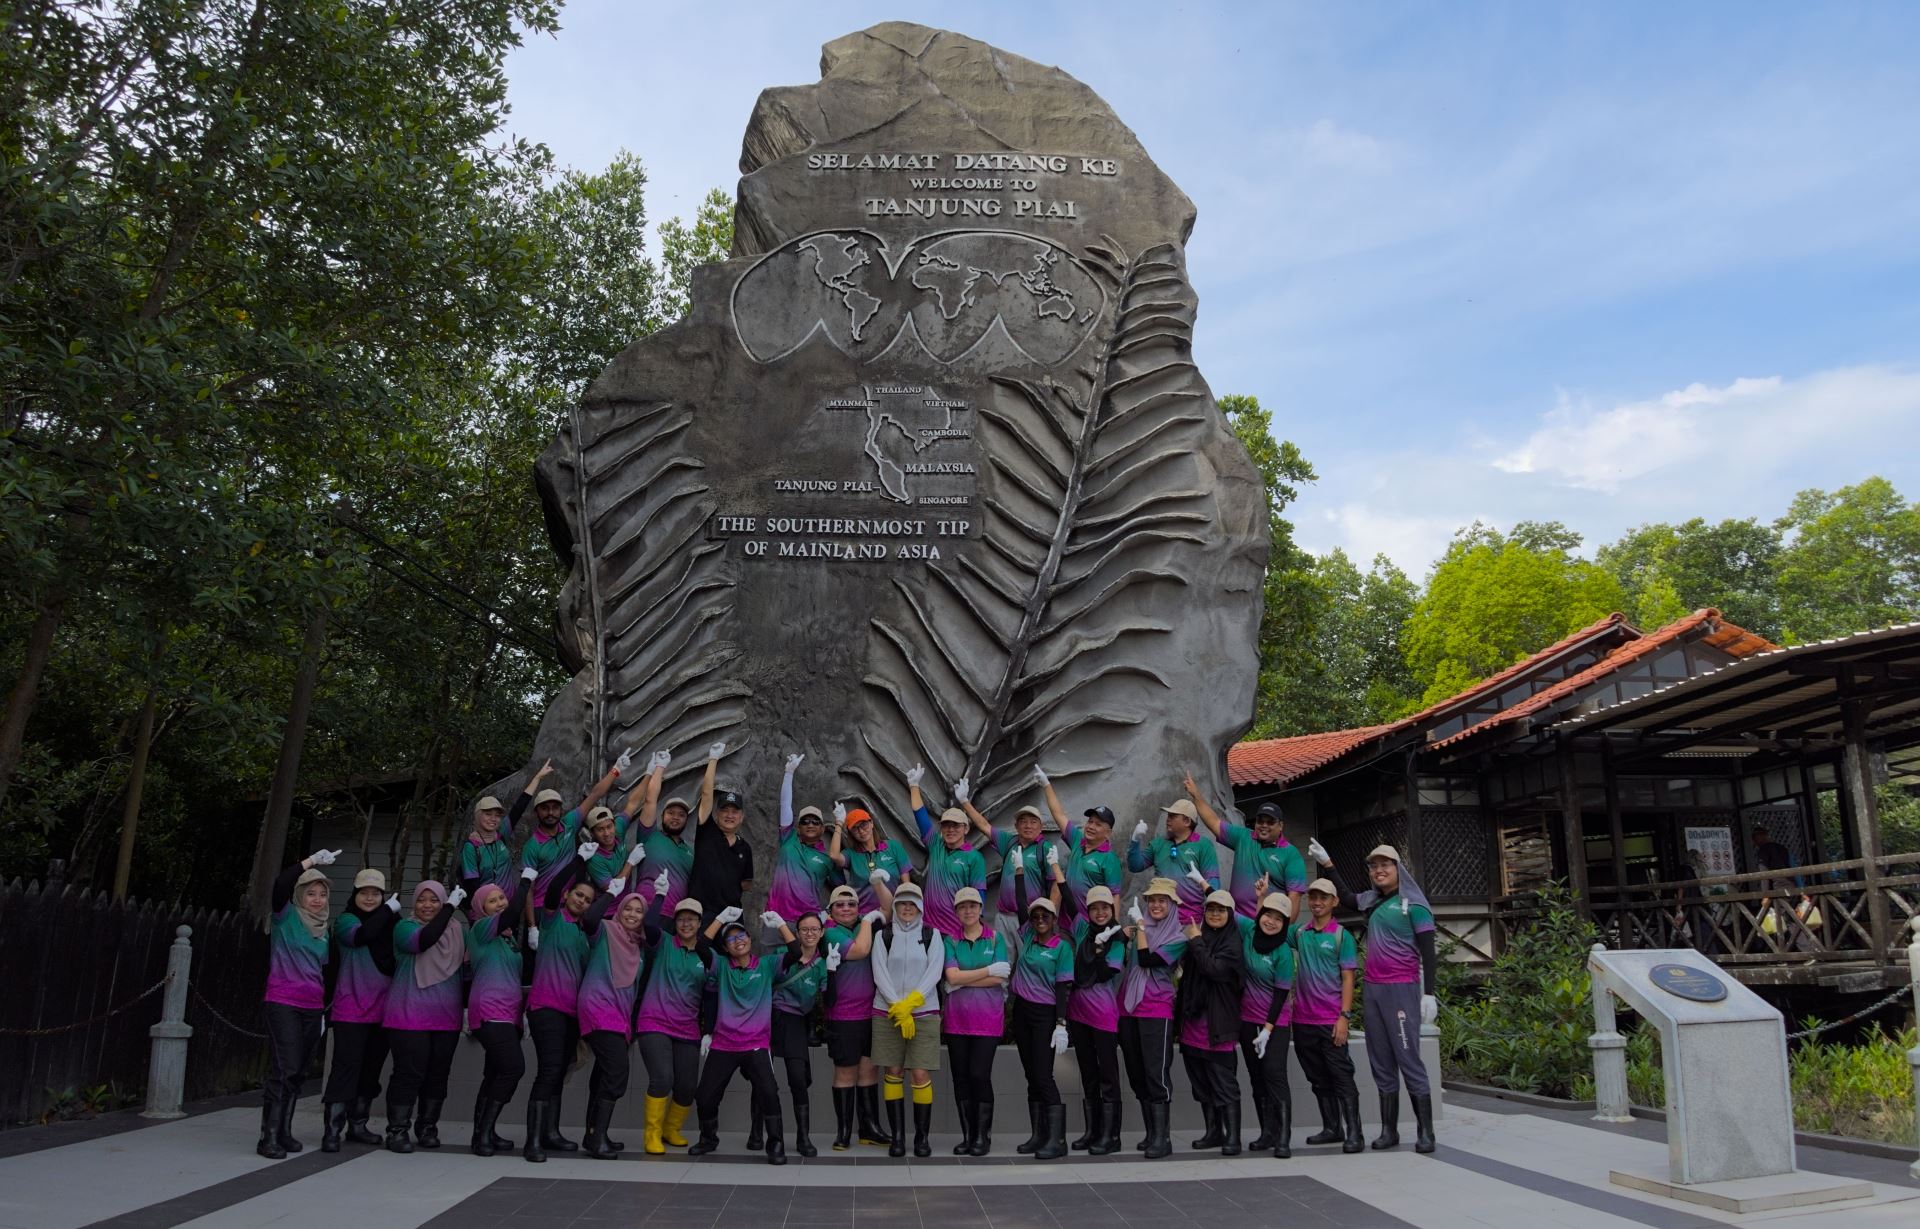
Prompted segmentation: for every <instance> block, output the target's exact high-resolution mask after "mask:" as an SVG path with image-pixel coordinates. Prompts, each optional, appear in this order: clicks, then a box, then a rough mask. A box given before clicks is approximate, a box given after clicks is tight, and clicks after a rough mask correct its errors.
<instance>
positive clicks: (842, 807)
mask: <svg viewBox="0 0 1920 1229" xmlns="http://www.w3.org/2000/svg"><path fill="white" fill-rule="evenodd" d="M846 827H847V804H846V803H844V802H836V803H834V804H833V831H831V832H829V833H827V861H829V862H831V863H833V864H834V865H835V866H837V867H839V868H840V869H841V870H846V869H847V855H846V854H845V853H843V852H841V849H840V837H841V833H842V832H844V831H845V830H846Z"/></svg>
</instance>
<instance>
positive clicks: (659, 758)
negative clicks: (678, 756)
mask: <svg viewBox="0 0 1920 1229" xmlns="http://www.w3.org/2000/svg"><path fill="white" fill-rule="evenodd" d="M672 763H673V752H671V751H656V752H654V753H653V758H651V759H649V760H648V761H647V771H648V772H665V771H666V770H667V766H668V765H670V764H672Z"/></svg>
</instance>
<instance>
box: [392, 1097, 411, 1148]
mask: <svg viewBox="0 0 1920 1229" xmlns="http://www.w3.org/2000/svg"><path fill="white" fill-rule="evenodd" d="M412 1127H413V1107H412V1106H411V1105H395V1104H394V1103H393V1102H391V1101H389V1102H387V1151H388V1152H412V1151H413V1140H412V1139H411V1138H409V1137H408V1135H407V1132H408V1131H409V1130H411V1129H412Z"/></svg>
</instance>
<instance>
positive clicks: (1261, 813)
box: [1253, 802, 1287, 824]
mask: <svg viewBox="0 0 1920 1229" xmlns="http://www.w3.org/2000/svg"><path fill="white" fill-rule="evenodd" d="M1253 819H1254V822H1255V823H1258V822H1260V821H1261V820H1263V819H1270V820H1272V821H1273V822H1274V823H1276V824H1283V823H1285V822H1287V817H1286V816H1284V815H1282V814H1281V813H1280V807H1279V804H1278V803H1273V802H1263V803H1261V804H1260V805H1259V806H1257V807H1255V808H1254V811H1253Z"/></svg>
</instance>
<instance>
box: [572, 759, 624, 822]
mask: <svg viewBox="0 0 1920 1229" xmlns="http://www.w3.org/2000/svg"><path fill="white" fill-rule="evenodd" d="M619 779H620V770H619V769H617V768H609V769H607V775H606V776H604V777H601V778H600V779H599V780H598V781H595V782H594V783H593V788H592V789H590V790H588V791H587V796H586V797H585V798H583V799H581V800H580V805H579V806H578V807H577V808H575V809H576V810H578V811H579V812H580V814H581V815H582V816H585V815H587V814H588V813H589V812H591V811H592V810H593V808H595V807H597V806H599V805H600V800H601V799H602V798H605V797H606V796H607V792H608V791H609V790H611V789H612V788H613V783H614V782H615V781H618V780H619Z"/></svg>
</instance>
